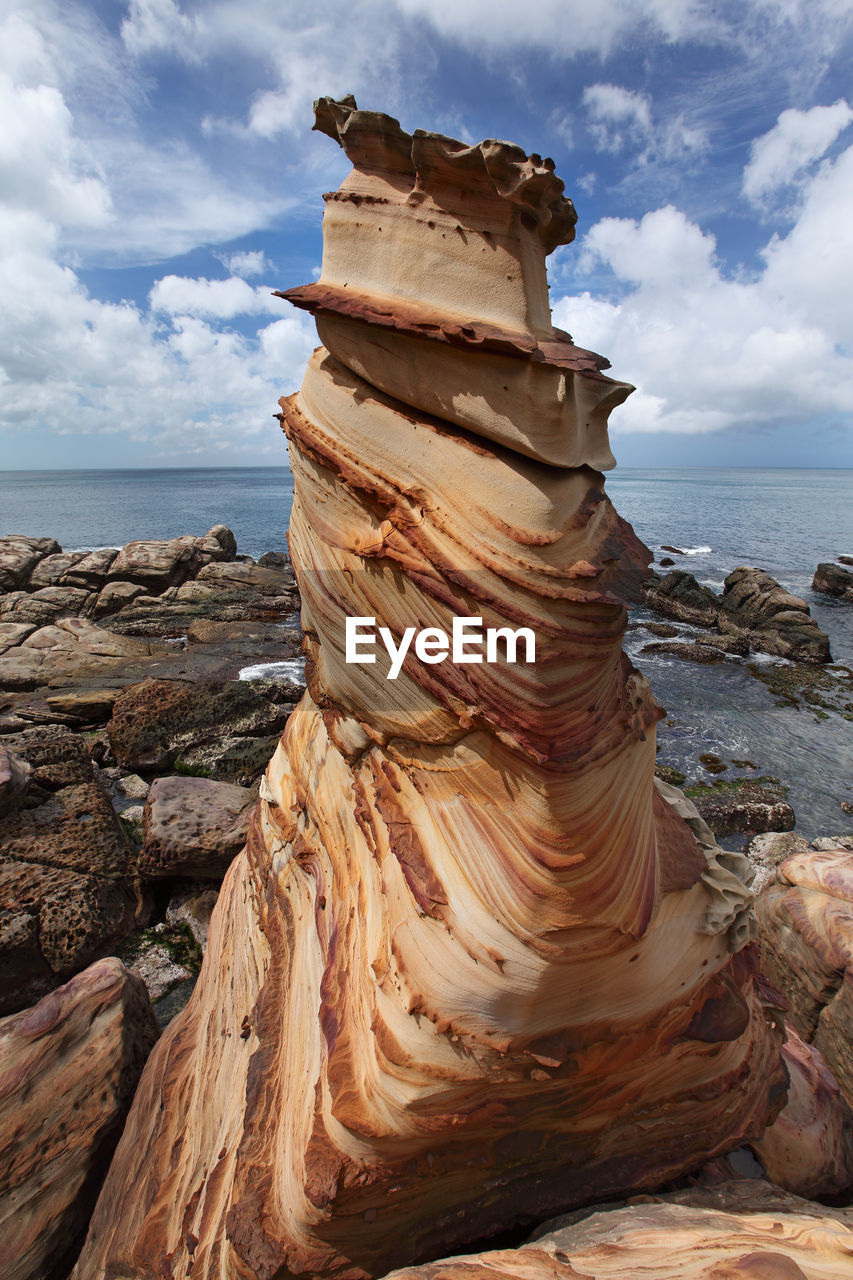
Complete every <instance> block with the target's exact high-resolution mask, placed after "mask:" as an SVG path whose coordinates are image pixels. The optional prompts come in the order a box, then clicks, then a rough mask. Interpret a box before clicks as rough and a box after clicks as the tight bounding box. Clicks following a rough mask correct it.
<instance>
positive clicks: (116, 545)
mask: <svg viewBox="0 0 853 1280" xmlns="http://www.w3.org/2000/svg"><path fill="white" fill-rule="evenodd" d="M122 545H123V544H122V543H120V542H108V543H105V544H104V545H103V546H102V545H101V544H100V543H99V544H98V545H97V546H95V545H94V544H93V545H91V546H89V545H88V544H87V545H86V546H82V547H64V548H63V550H64V551H65V552H66V553H67V554H69V555H70V554H71V552H72V551H121V549H122Z"/></svg>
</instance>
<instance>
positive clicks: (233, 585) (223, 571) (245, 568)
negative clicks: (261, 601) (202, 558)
mask: <svg viewBox="0 0 853 1280" xmlns="http://www.w3.org/2000/svg"><path fill="white" fill-rule="evenodd" d="M196 582H198V583H203V584H204V585H206V586H210V587H216V588H218V589H220V590H225V591H229V590H231V591H233V590H238V591H255V592H257V593H258V594H259V595H262V596H285V595H288V594H289V593H290V592H292V591H293V589H294V587H295V585H296V578H295V576H294V573H293V570H292V569H290V568H286V569H266V568H263V567H262V566H261V565H256V564H241V563H239V562H234V563H226V564H216V563H213V564H206V565H205V566H204V568H203V569H201V570H199V573H198V575H197V577H196Z"/></svg>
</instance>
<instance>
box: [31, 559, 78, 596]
mask: <svg viewBox="0 0 853 1280" xmlns="http://www.w3.org/2000/svg"><path fill="white" fill-rule="evenodd" d="M85 556H86V552H85V551H62V552H59V553H57V554H56V555H52V556H45V557H44V559H43V560H39V562H38V564H37V565H36V567H35V568H34V569H33V571H32V573H31V574H30V576H29V578H28V579H27V584H26V585H27V590H28V591H38V589H39V588H40V587H56V586H59V585H60V584H61V583H62V581H63V578H64V575H65V574H66V573H67V572H68V570H69V569H72V568H73V567H74V565H75V564H79V563H80V561H81V560H82V559H84V557H85Z"/></svg>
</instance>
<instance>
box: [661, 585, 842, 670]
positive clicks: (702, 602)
mask: <svg viewBox="0 0 853 1280" xmlns="http://www.w3.org/2000/svg"><path fill="white" fill-rule="evenodd" d="M643 595H644V597H645V602H646V604H647V606H648V607H649V608H650V609H653V610H654V611H655V613H660V614H663V616H664V617H667V618H676V619H678V620H679V621H680V622H690V623H693V624H694V625H695V626H700V627H708V628H711V629H716V630H718V631H721V632H723V633H724V634H723V636H720V637H714V638H708V639H707V641H706V638H705V637H703V638H702V642H701V643H702V644H705V643H710V644H720V645H721V646H723V647H726V651H727V652H729V653H734V654H738V655H740V656H743V655H744V654H745V653H746V652H747V651H748V650H750V649H752V650H754V651H756V652H758V653H768V654H773V655H776V656H778V657H781V658H791V659H792V660H793V661H795V662H807V663H822V662H830V661H831V660H832V657H831V654H830V651H829V639H828V637H827V636H826V635H825V634H824V632H823V631H821V629H820V627H819V626H818V625H817V623H816V622H815V620H814V618H812V616H811V614H810V612H809V607H808V605H807V604H806V602H805V600H802V599H801V598H800V597H799V596H795V595H792V594H791V593H790V592H789V591H786V590H785V588H784V587H781V586H780V585H779V583H778V582H776V581H775V580H774V579H773V578H771V577H770V575H769V574H768V573H765V572H764V570H763V569H749V568H745V567H742V568H739V569H735V570H734V571H733V572H732V573H730V574H729V576H728V577H727V578H726V582H725V590H724V592H723V595H722V596H717V595H715V594H714V592H713V591H711V589H710V588H709V587H705V586H703V585H702V584H701V583H700V582H697V581H696V579H695V578H694V577H693V575H692V574H691V573H687V572H686V570H683V569H674V570H673V571H672V573H667V574H665V575H664V576H663V577H660V576H659V575H658V574H652V576H651V577H650V578H649V579H648V580H647V581H646V582H645V583H644V584H643ZM726 637H728V638H729V639H732V638H736V639H737V641H738V645H737V646H735V645H732V646H731V647H727V646H725V640H726ZM678 656H682V657H687V656H692V657H693V658H694V660H696V661H703V660H709V659H705V658H703V655H702V654H701V653H696V654H694V655H688V654H680V655H678Z"/></svg>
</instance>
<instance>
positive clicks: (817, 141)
mask: <svg viewBox="0 0 853 1280" xmlns="http://www.w3.org/2000/svg"><path fill="white" fill-rule="evenodd" d="M851 120H853V111H851V109H850V107H849V106H848V105H847V103H846V102H845V101H844V99H843V98H839V100H838V102H836V103H834V104H833V105H832V106H831V107H812V108H811V110H809V111H797V110H795V109H794V108H790V109H789V110H787V111H783V112H782V114H781V115H780V116H779V119H778V121H777V122H776V124H775V125H774V127H773V128H772V129H771V130H770V131H769V132H768V133H765V134H763V135H762V137H760V138H757V139H756V140H755V142H753V144H752V147H751V150H750V158H749V164H748V165H747V166H746V169H745V170H744V174H743V194H744V195H745V196H746V198H747V199H748V200H751V201H752V202H753V203H757V204H758V203H761V202H762V201H763V200H764V199H765V198H766V197H767V196H768V195H771V194H773V193H774V192H776V191H777V190H778V189H779V188H780V187H784V186H787V185H789V184H792V183H795V182H796V181H797V179H798V178H800V177H801V176H802V173H803V171H804V170H805V169H807V168H809V166H810V165H812V164H813V163H814V162H815V161H816V160H819V159H820V158H821V156H822V155H824V154H825V152H826V151H827V150H828V149H829V148H830V147H831V146H832V144H833V142H834V141H835V139H836V138H837V137H838V135H839V134H840V133H842V131H843V130H844V129H846V128H847V126H848V125H849V124H850V122H851Z"/></svg>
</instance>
